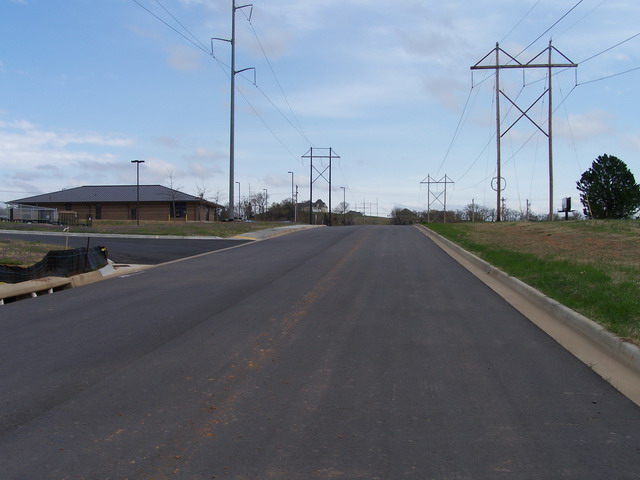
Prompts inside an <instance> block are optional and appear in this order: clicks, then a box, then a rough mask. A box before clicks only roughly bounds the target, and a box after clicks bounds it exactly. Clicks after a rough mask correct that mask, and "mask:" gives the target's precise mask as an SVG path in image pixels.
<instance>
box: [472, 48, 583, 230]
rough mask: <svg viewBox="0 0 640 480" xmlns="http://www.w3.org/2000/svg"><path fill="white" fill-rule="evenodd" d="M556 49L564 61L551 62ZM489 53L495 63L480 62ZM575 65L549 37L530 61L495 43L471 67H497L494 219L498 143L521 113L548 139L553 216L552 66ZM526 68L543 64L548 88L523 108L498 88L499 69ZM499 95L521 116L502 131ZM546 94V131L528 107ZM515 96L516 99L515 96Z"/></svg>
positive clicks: (498, 179) (499, 180)
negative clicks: (540, 60) (503, 58)
mask: <svg viewBox="0 0 640 480" xmlns="http://www.w3.org/2000/svg"><path fill="white" fill-rule="evenodd" d="M554 51H555V52H556V53H558V54H559V55H560V56H561V57H562V58H563V59H564V60H566V63H553V62H552V54H553V52H554ZM545 52H547V53H548V57H547V60H546V63H536V62H537V61H538V58H539V57H541V56H542V55H543V54H544V53H545ZM492 53H495V62H496V63H495V65H481V63H482V62H484V61H485V60H486V59H487V58H489V57H490V56H491V54H492ZM500 53H503V54H505V55H506V56H507V57H508V58H509V62H508V63H506V64H501V63H500ZM577 66H578V65H577V64H576V63H573V62H572V61H571V60H569V59H568V58H567V57H566V56H565V55H564V54H563V53H562V52H560V50H558V49H557V48H555V47H554V46H553V44H552V42H551V40H549V46H548V47H547V48H545V49H544V50H543V51H542V52H540V53H539V54H538V55H536V56H535V57H533V58H532V59H531V60H530V61H528V62H526V63H522V62H520V61H519V60H517V59H516V58H515V57H513V56H512V55H510V54H508V53H507V52H505V51H504V50H503V49H502V48H500V44H499V43H496V46H495V49H494V50H492V51H491V52H489V53H488V54H487V55H485V56H484V57H483V58H482V59H481V60H480V61H479V62H478V63H476V64H475V65H473V66H472V67H471V70H472V71H473V70H495V71H496V132H497V133H496V141H497V149H496V152H497V153H496V156H497V160H496V172H497V177H496V179H495V180H496V189H495V190H496V192H497V201H496V210H497V212H496V213H497V215H496V221H498V222H499V221H500V220H501V217H502V216H501V210H500V208H501V205H500V199H501V193H502V180H503V179H502V177H501V160H500V143H501V139H502V137H503V136H504V135H505V134H506V133H507V132H508V131H509V130H511V129H512V128H513V127H514V126H515V124H516V123H518V122H519V121H520V120H521V119H522V118H523V117H526V118H527V119H528V120H529V121H530V122H531V123H533V124H534V125H535V126H536V128H538V130H540V131H541V132H542V133H543V134H544V135H545V136H546V137H547V138H548V142H549V220H553V95H552V77H553V69H554V68H576V67H577ZM514 68H516V69H525V68H546V69H547V76H548V78H549V83H548V88H547V90H546V91H544V92H543V93H542V95H540V96H539V97H538V98H537V99H536V100H535V101H534V102H533V103H532V104H531V106H530V107H529V108H527V109H526V110H522V109H521V108H520V107H519V106H518V105H516V103H515V100H511V98H509V96H508V95H507V94H506V93H504V92H503V91H502V90H500V70H501V69H514ZM500 95H502V96H504V98H506V99H507V100H508V101H509V103H511V105H512V106H514V107H515V108H516V109H517V110H518V111H519V112H520V114H521V115H520V116H519V117H518V118H517V119H516V120H515V121H514V122H513V123H512V124H511V126H510V127H509V128H507V129H506V130H505V131H504V132H501V118H500ZM545 95H548V102H549V105H548V106H549V110H548V119H547V131H545V130H544V129H543V128H542V127H541V126H540V125H538V123H536V122H535V121H534V120H533V119H532V118H531V117H530V116H529V110H531V109H532V108H533V107H534V106H535V105H536V104H537V103H538V102H539V101H540V100H541V99H542V98H543V97H544V96H545ZM516 100H517V99H516Z"/></svg>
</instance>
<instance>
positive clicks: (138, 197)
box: [131, 160, 144, 226]
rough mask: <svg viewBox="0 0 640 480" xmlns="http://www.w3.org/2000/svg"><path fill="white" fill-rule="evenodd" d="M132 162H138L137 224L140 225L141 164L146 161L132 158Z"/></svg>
mask: <svg viewBox="0 0 640 480" xmlns="http://www.w3.org/2000/svg"><path fill="white" fill-rule="evenodd" d="M131 163H135V164H136V200H137V206H136V225H138V226H140V164H141V163H144V160H131Z"/></svg>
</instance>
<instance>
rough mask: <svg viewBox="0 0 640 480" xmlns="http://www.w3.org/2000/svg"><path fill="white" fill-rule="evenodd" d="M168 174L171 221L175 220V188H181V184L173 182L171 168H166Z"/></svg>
mask: <svg viewBox="0 0 640 480" xmlns="http://www.w3.org/2000/svg"><path fill="white" fill-rule="evenodd" d="M168 175H169V189H170V190H171V191H170V193H169V195H170V196H171V213H172V214H173V221H174V222H175V221H176V196H177V194H178V192H177V190H180V189H181V188H183V187H182V186H179V185H175V184H174V182H173V169H171V168H169V169H168Z"/></svg>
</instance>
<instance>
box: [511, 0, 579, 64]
mask: <svg viewBox="0 0 640 480" xmlns="http://www.w3.org/2000/svg"><path fill="white" fill-rule="evenodd" d="M583 1H584V0H579V1H578V3H576V4H575V5H574V6H573V7H571V8H570V9H569V11H567V12H566V13H565V14H564V15H562V16H561V17H560V18H559V19H558V20H556V22H555V23H554V24H553V25H551V26H550V27H549V28H547V29H546V30H545V31H544V32H542V33H541V34H540V36H539V37H538V38H536V39H535V40H534V41H533V42H531V43H530V44H529V45H527V46H526V47H524V48H523V49H522V51H521V52H520V53H518V54H517V55H516V57H518V56H520V55H521V54H523V53H524V52H525V51H526V50H527V49H528V48H529V47H530V46H532V45H533V44H534V43H536V42H537V41H538V40H540V39H541V38H542V37H544V36H545V35H546V34H547V33H548V32H549V31H550V30H551V29H552V28H553V27H555V26H556V25H557V24H559V23H560V22H561V21H562V20H563V19H564V18H565V17H566V16H567V15H569V14H570V13H571V12H573V10H575V9H576V7H577V6H578V5H580V4H581V3H582V2H583Z"/></svg>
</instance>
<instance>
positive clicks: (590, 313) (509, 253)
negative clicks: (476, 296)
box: [428, 220, 640, 345]
mask: <svg viewBox="0 0 640 480" xmlns="http://www.w3.org/2000/svg"><path fill="white" fill-rule="evenodd" d="M428 227H429V228H430V229H432V230H433V231H435V232H437V233H439V234H441V235H443V236H444V237H447V238H448V239H449V240H451V241H453V242H455V243H457V244H458V245H460V246H462V247H463V248H465V249H466V250H468V251H470V252H472V253H474V254H476V255H478V256H479V257H481V258H483V259H484V260H486V261H487V262H489V263H491V264H492V265H494V266H496V267H498V268H500V269H501V270H503V271H505V272H507V273H508V274H510V275H512V276H514V277H517V278H519V279H520V280H522V281H523V282H525V283H527V284H529V285H531V286H532V287H534V288H536V289H537V290H539V291H541V292H543V293H544V294H546V295H548V296H549V297H551V298H553V299H555V300H557V301H559V302H560V303H562V304H564V305H566V306H567V307H569V308H571V309H573V310H575V311H577V312H580V313H582V314H583V315H585V316H586V317H588V318H590V319H592V320H594V321H596V322H598V323H600V324H601V325H603V326H604V327H605V328H607V329H608V330H609V331H611V332H613V333H615V334H616V335H618V336H620V337H622V338H624V339H625V340H628V341H630V342H632V343H635V344H636V345H640V222H638V221H629V220H627V221H615V220H612V221H576V222H534V223H528V222H518V223H511V222H505V223H456V224H429V225H428Z"/></svg>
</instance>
